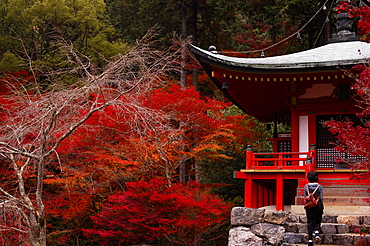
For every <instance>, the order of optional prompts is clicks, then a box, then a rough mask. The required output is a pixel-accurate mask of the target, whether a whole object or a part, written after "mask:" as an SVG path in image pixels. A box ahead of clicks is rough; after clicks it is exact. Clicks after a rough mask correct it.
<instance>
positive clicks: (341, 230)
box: [336, 224, 350, 234]
mask: <svg viewBox="0 0 370 246" xmlns="http://www.w3.org/2000/svg"><path fill="white" fill-rule="evenodd" d="M336 227H337V232H338V233H339V234H344V233H349V231H350V230H349V226H348V225H346V224H338V225H336Z"/></svg>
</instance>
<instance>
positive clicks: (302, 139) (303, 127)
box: [298, 115, 309, 166]
mask: <svg viewBox="0 0 370 246" xmlns="http://www.w3.org/2000/svg"><path fill="white" fill-rule="evenodd" d="M298 144H299V146H298V151H299V152H308V150H309V144H308V116H306V115H304V116H299V142H298ZM300 157H301V158H304V157H306V156H305V155H301V156H300ZM299 165H300V166H303V162H300V163H299Z"/></svg>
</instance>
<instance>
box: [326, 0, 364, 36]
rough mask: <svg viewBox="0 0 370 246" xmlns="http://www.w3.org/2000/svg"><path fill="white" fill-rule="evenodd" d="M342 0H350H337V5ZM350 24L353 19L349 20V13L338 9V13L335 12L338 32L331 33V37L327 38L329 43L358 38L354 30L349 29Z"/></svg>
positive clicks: (347, 0) (346, 0)
mask: <svg viewBox="0 0 370 246" xmlns="http://www.w3.org/2000/svg"><path fill="white" fill-rule="evenodd" d="M342 2H350V0H337V6H339V5H340V4H341V3H342ZM337 9H339V8H337ZM352 24H353V21H352V20H351V17H350V15H349V14H348V13H346V12H345V11H343V10H339V13H338V14H337V22H336V23H335V27H336V28H337V31H338V33H337V34H333V35H332V38H331V39H329V43H338V42H348V41H357V40H360V39H359V37H357V36H356V33H355V32H351V31H350V29H351V28H352Z"/></svg>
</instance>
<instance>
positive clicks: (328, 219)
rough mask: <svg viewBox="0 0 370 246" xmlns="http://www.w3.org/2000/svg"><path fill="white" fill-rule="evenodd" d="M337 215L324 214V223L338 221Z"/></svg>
mask: <svg viewBox="0 0 370 246" xmlns="http://www.w3.org/2000/svg"><path fill="white" fill-rule="evenodd" d="M337 217H338V216H333V215H324V216H322V222H323V223H337Z"/></svg>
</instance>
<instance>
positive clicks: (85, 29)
mask: <svg viewBox="0 0 370 246" xmlns="http://www.w3.org/2000/svg"><path fill="white" fill-rule="evenodd" d="M323 6H325V7H324V8H323ZM353 6H355V7H356V8H353V9H350V8H348V11H352V12H353V13H352V14H353V16H354V17H355V18H357V19H361V20H362V24H364V23H365V24H366V23H368V22H367V19H366V18H363V17H364V16H363V15H361V14H360V13H365V12H366V9H361V8H362V7H364V6H362V7H361V2H360V1H353ZM335 9H336V6H335V1H325V0H320V1H311V0H289V1H287V0H284V1H283V0H262V1H244V0H243V1H241V0H240V1H239V0H235V1H228V0H182V1H179V0H169V1H162V0H155V1H154V0H145V1H142V0H127V1H122V0H105V1H103V0H62V1H61V0H42V1H40V0H1V4H0V22H1V26H0V43H1V46H0V76H1V84H0V89H1V91H0V117H1V123H0V179H1V184H0V205H1V208H2V209H1V211H2V212H1V215H0V231H1V234H0V242H1V243H2V245H133V244H138V243H143V242H146V243H153V244H157V245H225V244H226V240H227V232H228V226H229V225H228V221H229V213H230V209H231V207H232V206H238V205H242V192H243V188H242V187H243V186H242V182H241V181H240V180H236V179H233V172H234V171H236V170H240V169H242V168H243V167H244V165H245V158H244V156H245V150H246V146H247V145H248V144H253V147H254V149H256V150H257V151H269V150H270V145H269V142H268V141H267V139H268V138H269V137H271V136H272V134H273V129H274V128H275V125H274V123H261V122H258V121H256V120H255V119H253V118H252V117H250V116H248V115H246V114H244V113H243V112H241V111H240V110H238V109H237V108H235V107H234V106H233V105H232V104H231V103H230V102H229V101H227V100H226V99H225V98H223V96H222V94H221V93H220V92H218V91H217V90H216V88H215V87H214V86H213V85H212V83H211V82H210V80H209V79H208V78H207V76H206V75H205V74H204V73H203V72H202V70H201V68H200V67H199V65H198V64H197V63H196V62H195V61H194V59H193V58H192V56H191V54H190V53H189V52H188V51H187V49H186V47H187V45H188V44H189V43H192V44H195V45H197V46H199V47H202V48H207V47H208V46H210V45H215V46H216V47H217V49H218V50H222V51H224V52H228V51H237V52H234V53H233V55H238V56H244V57H246V56H247V57H258V56H260V55H261V51H263V52H264V55H268V56H271V55H279V54H287V53H292V52H296V51H301V50H306V49H309V48H313V47H317V46H320V45H323V44H326V42H327V39H328V38H330V35H331V33H332V32H333V31H334V30H335V29H334V22H335V12H336V11H335ZM360 9H361V11H360ZM356 11H357V12H356ZM313 17H314V18H313ZM360 17H362V18H360ZM355 28H356V27H355ZM358 29H359V30H358V31H359V32H361V34H362V35H363V38H364V39H366V37H367V36H366V33H367V30H368V29H367V27H366V25H362V26H361V25H359V26H358ZM366 86H367V85H365V87H366ZM361 88H363V87H361ZM333 123H334V122H333ZM275 124H276V123H275ZM276 127H277V128H278V130H279V131H286V130H288V128H287V127H286V126H283V125H282V124H279V125H276ZM336 129H338V128H336ZM344 139H348V138H344ZM343 144H345V143H343Z"/></svg>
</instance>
